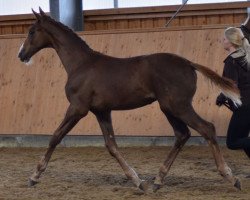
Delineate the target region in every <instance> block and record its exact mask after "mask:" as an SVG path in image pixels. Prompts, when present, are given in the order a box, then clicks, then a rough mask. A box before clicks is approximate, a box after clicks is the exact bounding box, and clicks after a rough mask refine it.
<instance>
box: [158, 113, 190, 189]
mask: <svg viewBox="0 0 250 200" xmlns="http://www.w3.org/2000/svg"><path fill="white" fill-rule="evenodd" d="M163 112H164V113H165V115H166V117H167V118H168V121H169V123H170V124H171V125H172V127H173V129H174V134H175V136H176V141H175V144H174V146H173V147H172V149H171V151H170V153H169V154H168V157H167V159H166V160H165V162H164V164H163V165H162V166H161V168H160V170H159V174H158V176H157V177H156V179H155V181H154V187H153V191H154V192H156V191H157V190H158V189H159V188H160V186H161V185H162V184H163V180H164V177H165V176H166V175H167V173H168V171H169V170H170V167H171V165H172V164H173V162H174V160H175V158H176V157H177V155H178V153H179V152H180V150H181V149H182V147H183V146H184V144H185V143H186V141H187V140H188V139H189V137H190V131H189V129H188V127H187V125H186V124H185V123H184V122H182V121H181V120H179V119H177V118H176V117H174V116H173V115H172V114H170V113H168V112H166V111H164V110H163Z"/></svg>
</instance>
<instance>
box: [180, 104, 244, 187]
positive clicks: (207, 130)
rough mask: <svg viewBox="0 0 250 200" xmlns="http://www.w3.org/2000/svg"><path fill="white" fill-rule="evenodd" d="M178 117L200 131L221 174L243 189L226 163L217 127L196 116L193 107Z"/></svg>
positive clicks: (183, 111) (187, 108)
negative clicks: (218, 141) (218, 140)
mask: <svg viewBox="0 0 250 200" xmlns="http://www.w3.org/2000/svg"><path fill="white" fill-rule="evenodd" d="M176 114H177V115H178V117H179V118H180V119H181V120H182V121H183V122H185V123H186V124H187V125H188V126H190V127H191V128H193V129H195V130H196V131H198V132H199V133H200V134H201V135H202V136H203V137H204V138H205V139H206V140H207V142H208V144H209V146H210V147H211V149H212V153H213V156H214V158H215V162H216V165H217V168H218V170H219V172H220V174H221V175H222V176H223V177H224V178H225V179H227V180H228V181H230V182H231V183H232V184H233V185H234V186H235V187H236V188H238V189H241V185H240V181H239V180H238V179H237V178H235V177H234V176H233V174H232V171H231V169H230V168H229V167H228V165H227V163H226V162H225V160H224V158H223V155H222V153H221V150H220V147H219V145H218V143H217V140H216V133H215V127H214V125H213V124H212V123H209V122H207V121H205V120H203V119H202V118H201V117H200V116H199V115H197V114H196V112H195V111H194V109H193V107H192V106H191V105H190V106H187V107H186V108H185V109H182V110H178V112H177V113H176Z"/></svg>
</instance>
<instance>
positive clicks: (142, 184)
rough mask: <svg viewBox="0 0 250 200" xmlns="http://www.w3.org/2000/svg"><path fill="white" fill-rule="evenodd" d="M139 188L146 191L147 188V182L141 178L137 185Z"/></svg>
mask: <svg viewBox="0 0 250 200" xmlns="http://www.w3.org/2000/svg"><path fill="white" fill-rule="evenodd" d="M139 189H141V190H142V191H144V192H146V191H147V190H148V182H147V181H144V180H143V181H142V182H141V184H140V185H139Z"/></svg>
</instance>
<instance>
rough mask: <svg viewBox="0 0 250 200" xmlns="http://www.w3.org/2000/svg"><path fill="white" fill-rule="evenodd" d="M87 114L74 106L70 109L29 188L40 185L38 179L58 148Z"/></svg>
mask: <svg viewBox="0 0 250 200" xmlns="http://www.w3.org/2000/svg"><path fill="white" fill-rule="evenodd" d="M86 114H87V111H86V112H84V113H82V112H79V111H78V110H77V109H75V108H74V107H72V106H70V107H69V108H68V110H67V113H66V115H65V118H64V120H63V121H62V123H61V124H60V126H59V127H58V128H57V130H56V131H55V132H54V134H53V136H52V138H51V139H50V143H49V148H48V149H47V152H46V153H45V155H44V156H43V157H42V159H41V160H40V162H39V163H38V165H37V168H36V171H35V172H34V173H33V174H32V176H31V177H30V178H29V186H33V185H35V184H36V183H38V179H39V178H40V176H41V174H42V173H43V172H44V171H45V169H46V167H47V165H48V162H49V160H50V158H51V155H52V153H53V152H54V150H55V148H56V146H57V145H58V144H59V143H60V142H61V140H62V139H63V137H64V136H65V135H66V134H67V133H68V132H69V131H70V130H71V129H72V128H73V127H74V126H75V125H76V124H77V122H78V121H79V120H80V119H81V118H82V117H83V116H85V115H86Z"/></svg>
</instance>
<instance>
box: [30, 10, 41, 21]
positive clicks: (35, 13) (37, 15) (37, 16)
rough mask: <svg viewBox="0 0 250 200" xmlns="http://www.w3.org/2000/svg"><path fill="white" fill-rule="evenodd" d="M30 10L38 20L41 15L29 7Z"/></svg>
mask: <svg viewBox="0 0 250 200" xmlns="http://www.w3.org/2000/svg"><path fill="white" fill-rule="evenodd" d="M31 10H32V12H33V13H34V15H35V16H36V19H37V20H38V21H40V20H41V16H40V15H39V14H38V13H37V12H36V11H34V10H33V9H31Z"/></svg>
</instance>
